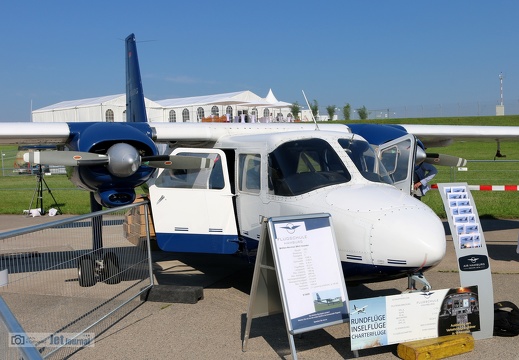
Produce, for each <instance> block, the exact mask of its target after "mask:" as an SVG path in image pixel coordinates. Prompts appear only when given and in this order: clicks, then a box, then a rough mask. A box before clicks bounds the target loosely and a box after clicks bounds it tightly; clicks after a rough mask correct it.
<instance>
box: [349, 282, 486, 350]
mask: <svg viewBox="0 0 519 360" xmlns="http://www.w3.org/2000/svg"><path fill="white" fill-rule="evenodd" d="M350 309H351V312H350V339H351V349H352V350H354V351H355V350H361V349H369V348H372V347H377V346H385V345H391V344H398V343H402V342H408V341H414V340H422V339H429V338H436V337H439V336H446V335H455V334H462V333H470V332H473V331H479V330H480V317H479V294H478V287H477V286H472V287H469V288H453V289H440V290H430V291H421V292H410V293H403V294H399V295H391V296H380V297H375V298H367V299H358V300H352V301H350Z"/></svg>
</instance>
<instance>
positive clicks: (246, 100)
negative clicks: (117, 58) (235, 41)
mask: <svg viewBox="0 0 519 360" xmlns="http://www.w3.org/2000/svg"><path fill="white" fill-rule="evenodd" d="M144 101H145V104H146V112H147V116H148V122H201V121H230V122H243V121H246V122H269V121H291V120H292V119H293V118H294V116H293V115H292V114H291V112H290V106H291V104H290V103H287V102H282V101H278V100H277V99H276V97H275V96H274V94H273V93H272V90H270V91H269V93H268V95H267V97H265V98H262V97H260V96H258V95H256V94H254V93H253V92H251V91H248V90H246V91H238V92H232V93H224V94H216V95H206V96H194V97H186V98H175V99H164V100H159V101H152V100H149V99H146V98H145V99H144ZM32 121H33V122H87V121H104V122H124V121H126V95H125V94H119V95H109V96H102V97H97V98H89V99H80V100H70V101H62V102H59V103H57V104H54V105H49V106H46V107H43V108H41V109H37V110H34V111H33V112H32Z"/></svg>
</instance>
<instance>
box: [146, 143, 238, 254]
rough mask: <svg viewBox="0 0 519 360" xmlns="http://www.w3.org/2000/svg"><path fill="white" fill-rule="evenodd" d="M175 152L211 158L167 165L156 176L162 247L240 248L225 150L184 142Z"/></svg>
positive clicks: (154, 200)
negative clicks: (193, 164) (205, 163)
mask: <svg viewBox="0 0 519 360" xmlns="http://www.w3.org/2000/svg"><path fill="white" fill-rule="evenodd" d="M172 155H177V156H191V157H193V156H195V157H201V158H206V159H210V166H209V167H207V168H202V167H200V168H196V169H193V168H191V169H163V170H162V169H161V170H159V172H158V175H157V177H156V178H155V179H154V180H152V181H151V182H150V199H151V209H152V213H153V224H154V227H155V233H156V236H157V243H158V245H159V247H160V248H161V249H162V250H165V251H178V252H205V253H214V254H232V253H235V252H236V251H237V250H238V233H237V226H236V219H235V211H234V205H233V194H232V192H231V185H230V182H229V174H228V171H227V159H226V157H225V154H224V153H223V152H222V151H221V150H218V149H194V148H178V149H175V150H174V151H173V153H172Z"/></svg>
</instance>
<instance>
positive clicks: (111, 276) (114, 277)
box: [101, 252, 121, 284]
mask: <svg viewBox="0 0 519 360" xmlns="http://www.w3.org/2000/svg"><path fill="white" fill-rule="evenodd" d="M101 265H102V269H101V278H102V279H103V280H104V282H105V283H106V284H119V283H120V282H121V279H120V277H119V260H118V259H117V256H116V255H115V254H114V253H110V252H109V253H106V254H105V256H104V257H103V263H102V264H101Z"/></svg>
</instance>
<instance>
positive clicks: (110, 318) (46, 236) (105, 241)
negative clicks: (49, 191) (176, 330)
mask: <svg viewBox="0 0 519 360" xmlns="http://www.w3.org/2000/svg"><path fill="white" fill-rule="evenodd" d="M148 206H149V204H148V202H147V201H143V202H140V203H138V204H132V205H128V206H124V207H120V208H117V209H112V210H105V211H100V212H96V213H93V214H88V215H83V216H77V217H73V218H68V219H64V220H58V221H54V222H51V223H48V224H44V225H38V226H32V227H29V228H24V229H20V230H14V231H9V232H5V233H1V234H0V282H1V280H2V275H3V277H4V278H5V277H7V284H6V285H5V286H3V287H0V296H1V297H2V298H3V300H4V301H5V303H6V304H7V305H8V307H9V309H10V310H11V311H12V313H13V314H14V315H15V316H16V319H17V321H18V322H19V324H20V325H21V327H22V328H23V332H22V333H18V332H16V333H12V329H10V328H9V327H7V326H6V325H5V324H4V325H2V324H0V349H4V348H5V349H9V351H11V353H18V355H20V356H18V357H16V358H20V357H21V354H22V353H23V352H22V350H24V349H22V346H23V345H24V344H25V343H28V340H31V342H32V343H33V344H34V346H35V347H36V349H37V350H38V352H39V353H40V354H41V356H42V357H43V358H60V359H61V358H64V357H67V356H69V355H71V354H74V353H75V352H77V351H79V350H80V349H81V348H83V347H87V346H95V338H96V336H98V335H99V334H100V333H102V332H103V331H105V330H106V329H107V328H109V327H110V326H111V325H113V324H114V323H115V322H116V321H118V320H119V319H120V318H121V317H122V316H124V314H125V313H127V312H128V311H131V310H132V309H135V307H137V306H139V305H140V304H141V300H140V295H141V294H142V293H144V292H146V291H147V290H148V289H150V288H151V287H152V286H153V273H152V262H151V252H150V246H149V223H148V221H149V220H148V216H147V214H148ZM129 214H132V216H128V215H129ZM135 214H138V215H139V216H134V215H135ZM96 223H97V224H102V226H100V227H98V228H96V227H95V226H92V225H93V224H94V225H95V224H96ZM100 244H102V247H99V246H98V245H100ZM1 311H2V309H1V307H0V312H1ZM0 318H1V317H0ZM0 323H1V321H0ZM0 358H3V355H1V354H0Z"/></svg>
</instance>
